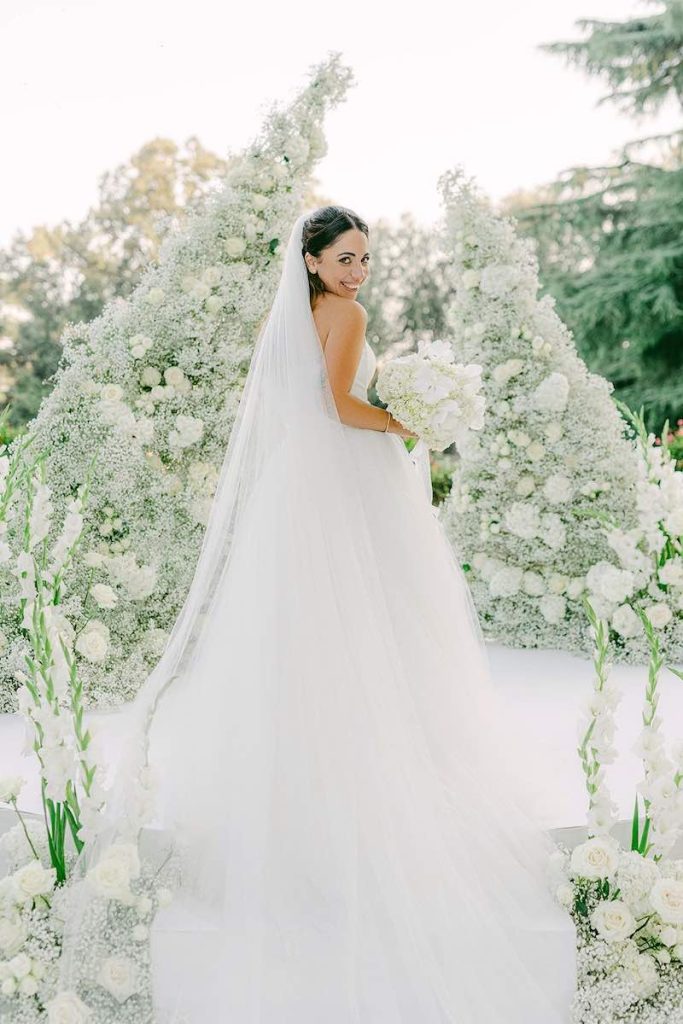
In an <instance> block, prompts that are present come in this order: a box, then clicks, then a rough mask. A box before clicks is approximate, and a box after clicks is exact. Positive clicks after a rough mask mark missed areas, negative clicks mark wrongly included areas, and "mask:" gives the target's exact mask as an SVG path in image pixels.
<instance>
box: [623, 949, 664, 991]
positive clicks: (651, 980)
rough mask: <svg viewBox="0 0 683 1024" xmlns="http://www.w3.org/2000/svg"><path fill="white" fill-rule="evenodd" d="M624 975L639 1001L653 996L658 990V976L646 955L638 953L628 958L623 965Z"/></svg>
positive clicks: (651, 960) (652, 962)
mask: <svg viewBox="0 0 683 1024" xmlns="http://www.w3.org/2000/svg"><path fill="white" fill-rule="evenodd" d="M623 969H624V973H626V974H627V975H628V976H629V978H630V980H631V984H632V985H633V988H634V991H635V993H636V995H637V996H638V997H639V998H641V999H647V998H649V997H650V996H652V995H654V994H655V992H656V991H657V989H658V988H659V985H660V981H659V974H658V972H657V968H656V966H655V963H654V961H653V959H652V957H651V956H648V955H647V954H646V953H638V954H636V955H634V956H633V957H630V958H629V959H628V960H627V961H626V963H625V964H624V967H623Z"/></svg>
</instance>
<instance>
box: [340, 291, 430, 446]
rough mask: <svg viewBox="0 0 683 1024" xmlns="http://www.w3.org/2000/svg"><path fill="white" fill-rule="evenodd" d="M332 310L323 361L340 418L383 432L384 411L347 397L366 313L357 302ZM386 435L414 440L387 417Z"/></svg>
mask: <svg viewBox="0 0 683 1024" xmlns="http://www.w3.org/2000/svg"><path fill="white" fill-rule="evenodd" d="M338 306H339V308H338V309H337V310H335V314H336V315H335V320H334V323H333V325H332V327H331V328H330V332H329V334H328V336H327V340H326V342H325V353H324V355H325V361H326V363H327V374H328V377H329V380H330V387H331V388H332V394H333V396H334V402H335V405H336V406H337V412H338V413H339V419H340V420H341V421H342V423H345V424H347V426H350V427H360V428H363V429H366V430H381V431H383V430H384V428H385V427H386V425H387V415H390V414H388V412H387V410H386V409H379V408H378V407H377V406H376V405H372V404H371V403H370V402H364V401H363V399H362V398H356V396H355V395H352V394H350V393H349V392H350V390H351V386H352V384H353V382H354V380H355V377H356V371H357V370H358V364H359V362H360V358H361V354H362V352H363V346H364V344H365V327H366V324H367V319H368V314H367V312H366V310H365V309H364V307H363V306H361V305H360V303H358V302H350V301H346V300H345V301H344V302H343V304H342V303H341V302H340V303H339V304H338ZM387 433H388V434H400V435H401V436H402V437H415V434H413V433H411V431H409V430H408V429H407V428H406V427H404V426H403V424H402V423H400V422H399V420H397V419H396V418H395V417H394V416H391V415H390V419H389V427H388V429H387Z"/></svg>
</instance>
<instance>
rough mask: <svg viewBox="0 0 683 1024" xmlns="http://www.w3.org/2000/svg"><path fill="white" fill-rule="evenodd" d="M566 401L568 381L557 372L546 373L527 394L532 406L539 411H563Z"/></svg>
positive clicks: (567, 397) (567, 399)
mask: <svg viewBox="0 0 683 1024" xmlns="http://www.w3.org/2000/svg"><path fill="white" fill-rule="evenodd" d="M568 401H569V381H568V380H567V378H566V377H565V375H564V374H563V373H558V372H553V373H550V374H548V376H547V377H546V378H545V379H544V380H542V381H541V383H540V384H539V385H538V387H537V388H535V389H534V390H533V391H532V392H531V395H530V396H529V402H530V404H531V406H532V408H534V409H536V410H537V411H539V412H563V411H564V409H566V407H567V402H568Z"/></svg>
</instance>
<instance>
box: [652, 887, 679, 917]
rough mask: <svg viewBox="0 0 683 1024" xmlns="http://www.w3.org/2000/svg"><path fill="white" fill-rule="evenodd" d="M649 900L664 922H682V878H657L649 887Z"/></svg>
mask: <svg viewBox="0 0 683 1024" xmlns="http://www.w3.org/2000/svg"><path fill="white" fill-rule="evenodd" d="M650 902H651V903H652V906H653V908H654V910H655V912H656V913H657V914H659V916H660V918H661V920H662V921H664V923H665V924H676V925H679V924H683V880H679V879H676V878H659V879H658V880H657V881H656V882H655V883H654V885H653V886H652V888H651V889H650Z"/></svg>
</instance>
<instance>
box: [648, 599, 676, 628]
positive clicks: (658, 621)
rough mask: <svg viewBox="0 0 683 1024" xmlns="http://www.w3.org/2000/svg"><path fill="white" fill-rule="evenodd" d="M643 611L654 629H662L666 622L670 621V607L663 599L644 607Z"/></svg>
mask: <svg viewBox="0 0 683 1024" xmlns="http://www.w3.org/2000/svg"><path fill="white" fill-rule="evenodd" d="M644 611H645V614H646V615H647V617H648V619H649V620H650V622H651V623H652V625H653V626H654V627H655V629H662V628H663V627H664V626H666V624H667V622H670V621H671V617H672V612H671V609H670V608H669V606H668V604H666V603H665V602H664V601H658V602H657V604H651V605H649V606H648V607H647V608H645V609H644Z"/></svg>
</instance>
